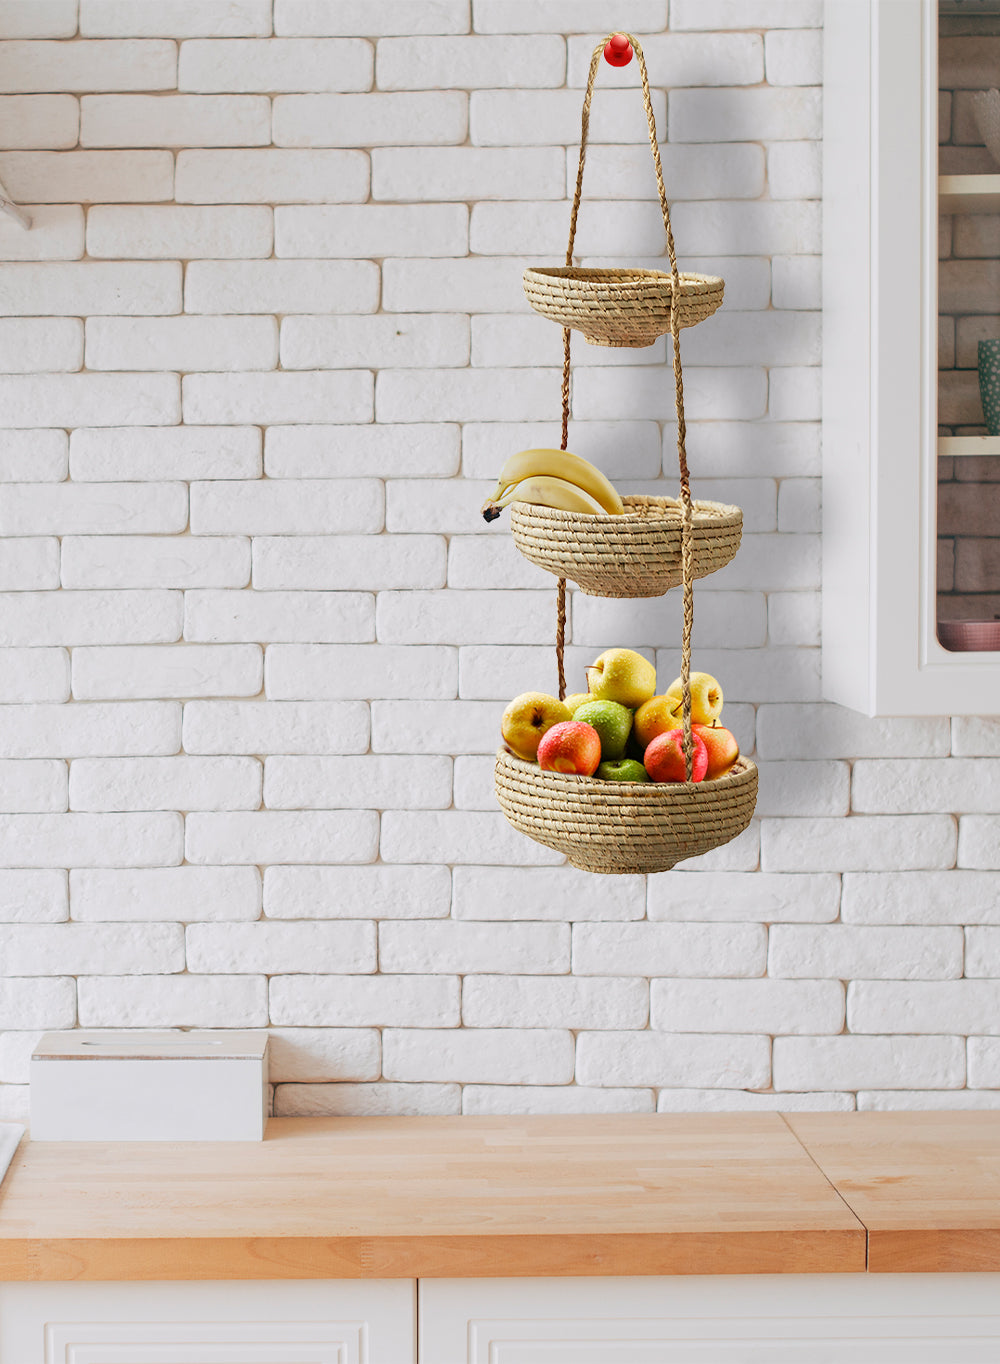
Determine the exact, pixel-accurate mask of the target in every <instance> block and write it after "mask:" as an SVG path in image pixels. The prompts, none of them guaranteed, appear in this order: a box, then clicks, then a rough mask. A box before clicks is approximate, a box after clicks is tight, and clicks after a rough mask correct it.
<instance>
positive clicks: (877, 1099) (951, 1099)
mask: <svg viewBox="0 0 1000 1364" xmlns="http://www.w3.org/2000/svg"><path fill="white" fill-rule="evenodd" d="M991 1108H1000V1095H998V1094H986V1093H977V1092H976V1091H975V1090H971V1089H946V1090H933V1089H925V1090H919V1091H918V1092H917V1093H911V1094H904V1093H897V1092H896V1091H894V1090H890V1091H889V1092H888V1093H883V1092H881V1091H879V1090H860V1091H859V1092H858V1112H859V1113H862V1112H888V1111H890V1110H893V1109H895V1110H904V1111H905V1110H910V1111H919V1110H929V1111H933V1112H940V1111H942V1110H948V1109H950V1110H952V1111H959V1110H962V1109H981V1110H982V1109H991Z"/></svg>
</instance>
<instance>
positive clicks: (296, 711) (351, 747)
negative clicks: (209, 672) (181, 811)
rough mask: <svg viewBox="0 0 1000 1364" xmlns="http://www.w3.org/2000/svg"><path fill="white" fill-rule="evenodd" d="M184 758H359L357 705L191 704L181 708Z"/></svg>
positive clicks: (362, 735)
mask: <svg viewBox="0 0 1000 1364" xmlns="http://www.w3.org/2000/svg"><path fill="white" fill-rule="evenodd" d="M184 712H185V713H184V748H185V750H186V751H187V752H188V753H216V754H225V753H259V754H265V753H304V754H316V753H363V752H364V751H365V749H366V748H367V747H368V707H367V705H365V704H364V703H363V702H361V701H344V702H340V703H338V702H336V701H331V702H320V701H315V702H309V701H300V702H296V701H193V702H190V703H189V704H188V705H187V706H185V708H184Z"/></svg>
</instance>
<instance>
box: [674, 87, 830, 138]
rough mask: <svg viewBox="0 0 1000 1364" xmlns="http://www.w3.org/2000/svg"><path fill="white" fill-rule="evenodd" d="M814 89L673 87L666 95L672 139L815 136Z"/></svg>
mask: <svg viewBox="0 0 1000 1364" xmlns="http://www.w3.org/2000/svg"><path fill="white" fill-rule="evenodd" d="M821 110H822V101H821V98H820V93H819V91H818V90H812V89H794V88H788V89H781V88H778V89H773V88H767V87H764V86H759V87H757V88H756V89H753V90H739V89H735V90H676V91H671V95H670V138H671V141H672V142H743V141H749V140H753V139H756V140H760V141H763V140H768V141H782V140H799V139H802V138H818V137H819V136H820V135H821V132H822V118H821Z"/></svg>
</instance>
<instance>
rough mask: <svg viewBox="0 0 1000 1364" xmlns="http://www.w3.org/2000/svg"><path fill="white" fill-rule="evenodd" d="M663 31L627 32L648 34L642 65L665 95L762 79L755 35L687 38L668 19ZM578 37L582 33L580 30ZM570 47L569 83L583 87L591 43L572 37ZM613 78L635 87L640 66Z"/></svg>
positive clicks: (760, 49)
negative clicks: (687, 88)
mask: <svg viewBox="0 0 1000 1364" xmlns="http://www.w3.org/2000/svg"><path fill="white" fill-rule="evenodd" d="M606 17H607V16H606V15H605V18H604V20H599V21H598V22H597V23H596V24H595V25H593V27H594V29H595V30H597V31H603V30H604V28H605V26H606ZM661 27H662V25H653V26H651V27H646V26H645V25H642V26H640V27H639V28H638V29H633V30H631V31H632V32H639V33H644V34H646V35H648V36H645V37H643V40H642V49H643V52H644V53H645V56H646V63H647V65H648V67H649V70H650V71H651V72H653V73H654V76H653V79H654V80H655V81H656V82H657V84H661V85H663V86H665V87H666V88H667V89H668V90H671V91H672V90H674V89H675V88H677V87H684V86H703V85H708V86H712V85H756V84H757V83H758V82H760V81H762V80H763V79H764V46H763V42H762V40H761V38H760V35H759V34H756V33H726V34H720V35H718V36H715V35H711V34H708V33H698V34H696V35H694V36H689V35H687V34H683V33H677V32H675V31H673V30H675V29H676V25H675V24H674V22H673V19H672V18H671V22H670V28H671V32H669V33H662V32H658V31H657V30H658V29H660V28H661ZM740 27H742V25H740ZM576 32H577V33H579V32H580V28H579V27H577V29H576ZM568 47H569V76H568V78H567V84H568V85H572V86H577V87H580V88H582V87H583V86H585V85H586V83H587V71H588V68H589V66H590V58H591V54H592V52H593V50H594V39H593V37H572V38H570V39H569V42H568ZM615 79H616V82H621V84H623V85H631V86H637V85H638V84H639V80H640V78H639V71H638V62H632V63H630V65H629V66H628V67H625V68H623V69H622V70H621V71H616V72H615ZM598 102H599V100H598ZM637 102H638V101H637ZM658 126H659V128H660V133H661V135H665V131H666V124H665V123H662V122H660V123H658ZM578 136H579V135H578Z"/></svg>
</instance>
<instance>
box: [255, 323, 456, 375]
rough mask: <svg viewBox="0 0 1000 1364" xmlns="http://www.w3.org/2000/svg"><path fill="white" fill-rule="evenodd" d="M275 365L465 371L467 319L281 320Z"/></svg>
mask: <svg viewBox="0 0 1000 1364" xmlns="http://www.w3.org/2000/svg"><path fill="white" fill-rule="evenodd" d="M281 363H282V366H283V367H284V368H285V369H345V368H346V369H350V368H356V367H357V366H358V365H370V366H371V367H372V368H373V369H376V368H380V367H382V366H386V367H388V366H392V367H393V368H415V369H425V368H433V367H437V366H444V365H467V364H468V363H469V319H468V318H467V317H461V316H459V315H457V314H454V315H451V314H441V313H435V314H433V315H431V316H428V317H407V316H400V315H398V314H391V313H380V314H379V315H378V316H377V317H286V318H285V319H284V321H283V322H282V324H281Z"/></svg>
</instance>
